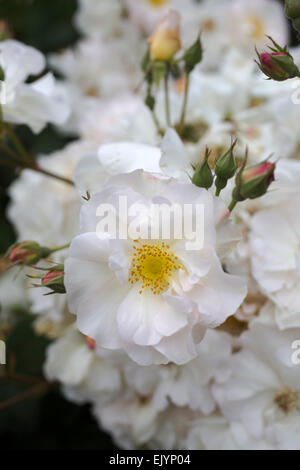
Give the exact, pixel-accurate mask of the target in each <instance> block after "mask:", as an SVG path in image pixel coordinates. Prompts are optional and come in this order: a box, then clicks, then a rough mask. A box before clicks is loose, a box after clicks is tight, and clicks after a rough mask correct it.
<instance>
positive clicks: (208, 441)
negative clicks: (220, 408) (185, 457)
mask: <svg viewBox="0 0 300 470" xmlns="http://www.w3.org/2000/svg"><path fill="white" fill-rule="evenodd" d="M186 448H187V449H189V450H259V449H260V450H266V449H272V446H270V445H268V444H267V443H266V442H263V441H262V440H261V439H256V438H254V437H252V436H250V435H249V433H248V432H247V431H246V429H245V427H244V426H243V425H242V424H240V423H230V422H229V421H227V420H226V419H225V418H224V417H223V416H222V415H218V414H215V415H212V416H209V417H201V418H200V419H198V420H195V421H194V423H193V424H192V426H191V429H190V432H189V433H188V436H187V439H186Z"/></svg>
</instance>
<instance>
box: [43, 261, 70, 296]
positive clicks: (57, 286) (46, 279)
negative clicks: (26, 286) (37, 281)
mask: <svg viewBox="0 0 300 470" xmlns="http://www.w3.org/2000/svg"><path fill="white" fill-rule="evenodd" d="M64 275H65V273H64V266H63V265H57V266H55V267H54V268H51V269H50V270H49V271H48V272H47V274H45V276H43V277H42V279H41V284H42V286H43V287H48V288H49V289H51V291H52V293H56V294H65V293H66V289H65V285H64Z"/></svg>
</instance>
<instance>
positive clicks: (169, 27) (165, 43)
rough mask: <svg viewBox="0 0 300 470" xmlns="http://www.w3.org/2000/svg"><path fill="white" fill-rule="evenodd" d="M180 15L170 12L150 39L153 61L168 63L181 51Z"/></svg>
mask: <svg viewBox="0 0 300 470" xmlns="http://www.w3.org/2000/svg"><path fill="white" fill-rule="evenodd" d="M179 24H180V15H179V13H178V12H177V11H174V10H170V11H169V12H168V13H167V15H166V16H164V18H163V19H162V20H161V21H160V23H159V24H158V26H157V27H156V29H155V31H154V33H153V34H152V36H150V38H149V39H148V43H149V45H150V55H151V59H152V60H161V61H168V60H171V59H172V57H173V56H174V55H175V54H176V52H178V51H179V50H180V49H181V41H180V26H179Z"/></svg>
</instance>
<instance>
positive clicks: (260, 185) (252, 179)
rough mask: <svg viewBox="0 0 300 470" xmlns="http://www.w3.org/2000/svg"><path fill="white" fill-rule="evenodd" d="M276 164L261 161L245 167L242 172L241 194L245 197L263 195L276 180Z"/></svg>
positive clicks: (253, 197)
mask: <svg viewBox="0 0 300 470" xmlns="http://www.w3.org/2000/svg"><path fill="white" fill-rule="evenodd" d="M274 171H275V164H274V163H270V162H266V161H265V162H261V163H259V164H258V165H253V166H250V167H248V168H245V169H244V170H243V171H242V174H241V185H240V194H241V196H242V197H243V198H244V199H255V198H257V197H260V196H263V195H264V194H265V193H266V192H267V190H268V187H269V186H270V184H271V183H272V182H273V181H274V179H275V178H274Z"/></svg>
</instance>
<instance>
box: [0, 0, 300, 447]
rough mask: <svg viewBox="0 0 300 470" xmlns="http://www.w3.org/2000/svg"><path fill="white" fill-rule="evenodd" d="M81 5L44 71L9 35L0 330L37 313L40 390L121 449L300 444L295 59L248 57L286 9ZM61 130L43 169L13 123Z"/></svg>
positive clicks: (299, 111) (169, 0) (39, 58)
mask: <svg viewBox="0 0 300 470" xmlns="http://www.w3.org/2000/svg"><path fill="white" fill-rule="evenodd" d="M225 3H226V5H225ZM78 4H79V6H78V9H77V12H76V14H75V16H74V27H76V28H77V29H78V31H80V33H81V36H80V39H78V41H77V43H76V44H74V45H73V46H72V47H68V48H66V49H65V50H63V51H53V52H52V53H51V54H49V57H48V58H47V59H48V61H47V64H48V69H46V59H45V57H44V56H43V54H42V53H41V52H39V51H38V50H36V49H34V48H32V47H31V46H27V45H25V44H22V43H20V42H19V41H17V40H15V39H7V40H3V41H0V73H1V77H2V82H1V83H0V84H2V87H1V88H0V102H1V123H2V125H3V126H4V127H3V136H2V134H1V141H0V150H1V152H2V151H3V152H5V151H6V152H8V153H9V155H10V156H11V157H12V158H13V160H14V164H16V166H17V167H18V168H20V169H21V170H22V171H20V172H18V173H17V176H16V179H15V180H14V182H13V183H12V184H11V186H10V188H9V190H8V195H9V198H10V200H9V203H8V209H7V216H8V219H9V221H10V223H11V224H12V226H13V228H14V232H15V235H16V243H17V245H14V246H13V247H12V248H11V249H10V250H9V251H8V252H7V254H6V256H5V257H4V258H3V259H2V258H1V259H0V273H1V277H0V303H1V307H2V312H1V314H2V315H3V322H4V323H5V325H7V324H8V325H9V323H10V321H11V322H12V323H14V322H15V317H14V314H15V313H14V312H15V309H16V306H21V307H22V308H23V309H26V310H28V311H29V312H30V313H31V314H33V328H34V331H35V333H36V334H37V335H43V336H45V337H46V338H47V339H48V340H49V341H51V342H50V345H49V346H48V347H47V350H46V357H45V362H44V366H43V369H44V376H45V380H46V381H47V382H49V383H52V382H55V383H58V384H59V385H60V389H61V392H62V394H63V395H64V397H66V399H67V400H70V401H72V402H74V403H76V404H77V405H78V406H82V405H83V404H89V405H90V408H91V412H92V414H93V416H94V417H95V419H96V421H97V423H98V424H99V428H100V429H102V430H104V431H105V432H107V433H109V435H110V436H111V437H112V439H113V441H114V442H115V444H116V445H117V446H119V447H120V448H124V449H168V450H172V449H173V450H179V449H185V450H247V449H248V450H249V449H250V450H255V449H259V450H280V449H283V450H288V449H296V450H300V212H299V207H300V145H299V143H300V135H299V125H298V123H299V122H300V105H299V102H300V100H299V90H298V89H299V77H300V71H299V69H298V68H297V67H300V60H299V57H300V48H299V47H296V48H294V49H291V50H290V52H291V54H292V55H293V57H294V61H295V63H293V64H292V65H291V62H289V64H288V66H287V65H286V63H285V68H284V69H282V68H280V66H279V65H280V64H279V65H278V63H277V62H276V60H279V59H278V57H280V56H283V55H285V56H286V57H284V59H285V60H287V61H291V60H292V56H290V55H287V52H286V50H285V49H280V53H278V51H277V49H276V51H277V53H275V54H276V55H273V56H272V54H271V53H269V52H268V53H265V54H261V55H260V56H259V57H260V61H261V63H260V66H261V68H262V69H263V66H265V69H263V70H264V71H265V73H266V75H267V76H268V77H270V76H271V78H274V80H269V81H266V80H265V75H264V74H263V73H262V72H261V71H260V70H259V68H258V67H257V65H256V64H255V62H254V60H253V59H254V58H255V52H254V46H255V45H256V46H257V47H258V48H259V49H260V50H261V49H262V48H263V47H266V46H265V45H266V41H267V39H266V35H269V36H272V38H273V39H274V41H276V43H275V46H276V47H280V46H282V47H283V46H284V45H285V44H288V42H289V37H288V23H287V20H286V17H285V15H284V10H283V8H282V7H281V6H280V4H279V2H277V1H275V0H258V1H250V0H227V1H226V2H222V1H221V0H219V1H216V0H215V1H212V0H203V1H201V2H198V1H195V0H187V1H184V2H183V1H179V0H165V1H164V0H138V1H137V0H123V1H119V0H113V1H107V0H98V1H96V0H93V1H87V0H80V1H79V2H78ZM170 8H171V11H170ZM199 31H202V35H201V41H200V39H199ZM147 37H148V43H147V41H146V38H147ZM149 37H150V39H149ZM197 37H198V39H197ZM195 41H196V42H195ZM277 43H279V44H280V46H278V44H277ZM201 44H203V49H202V45H201ZM191 46H192V47H191ZM147 48H148V49H147ZM202 56H203V57H202ZM266 56H267V59H266ZM143 57H144V58H143ZM274 57H275V58H274ZM142 59H143V66H142V67H141V65H140V64H141V60H142ZM281 59H282V57H281ZM264 60H265V62H264ZM274 61H275V62H274ZM274 64H275V65H274ZM51 67H53V71H55V72H59V74H58V75H57V76H58V77H59V78H55V77H56V75H54V74H53V73H52V72H50V71H46V72H45V70H51ZM286 67H288V71H287V69H286ZM293 67H295V68H293ZM295 70H298V72H299V74H298V75H297V73H298V72H295ZM272 74H273V76H272ZM280 74H281V75H280ZM286 74H290V75H289V76H288V77H287V76H286ZM286 78H288V79H286ZM145 97H146V98H145ZM49 123H50V124H54V125H55V126H56V132H59V133H60V137H61V141H65V140H64V139H67V140H66V141H67V142H68V143H67V144H66V145H63V146H62V147H61V148H59V149H57V150H56V151H54V152H51V153H48V152H47V151H45V152H40V151H39V152H37V153H38V155H35V157H34V159H33V160H32V159H31V158H33V157H32V156H31V152H29V150H28V152H27V151H26V145H25V144H23V143H21V141H20V140H18V139H19V136H18V133H17V132H16V133H14V132H15V128H18V125H19V124H22V125H26V126H28V127H29V128H30V129H31V131H33V133H35V134H37V133H39V132H40V131H41V130H42V129H44V127H45V126H46V125H47V124H49ZM13 138H14V140H11V142H10V141H9V139H13ZM5 139H8V140H7V142H6V140H5ZM71 140H72V142H69V141H71ZM18 152H20V154H18ZM40 153H41V154H40ZM1 155H2V154H1ZM18 155H19V157H18ZM18 158H19V159H18ZM1 160H2V157H1ZM11 166H13V165H11ZM24 242H25V245H24ZM34 242H36V243H37V244H38V245H36V244H34V245H33V244H32V243H34ZM28 243H29V245H28ZM39 250H40V251H39ZM45 250H46V251H45ZM47 250H48V251H47ZM37 253H38V254H37ZM2 264H3V267H2ZM14 264H17V265H19V267H20V266H21V267H23V268H24V271H25V274H27V275H28V276H25V275H23V274H24V273H22V272H21V273H20V272H18V273H17V276H16V275H15V273H16V271H17V269H16V267H14V266H12V265H14ZM7 267H9V268H10V269H9V270H6V268H7ZM15 269H16V271H14V270H15ZM32 284H33V285H35V286H37V285H38V287H40V288H36V287H32ZM8 286H9V287H8ZM49 289H51V292H49ZM49 293H51V294H53V295H45V294H49ZM3 331H4V328H3ZM1 334H2V326H1V322H0V339H1V338H2V336H1Z"/></svg>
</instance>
